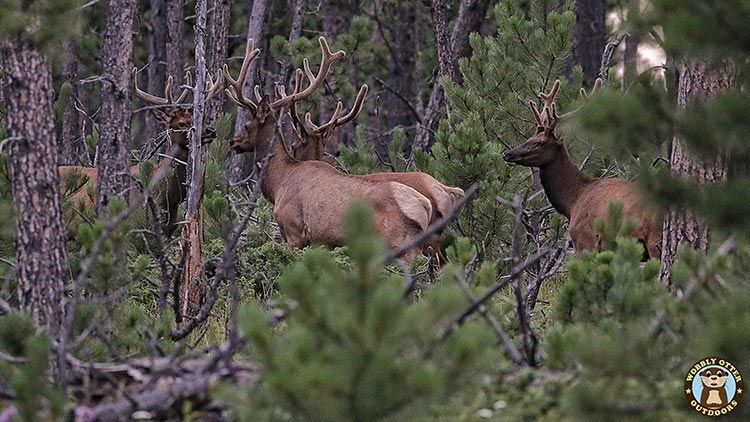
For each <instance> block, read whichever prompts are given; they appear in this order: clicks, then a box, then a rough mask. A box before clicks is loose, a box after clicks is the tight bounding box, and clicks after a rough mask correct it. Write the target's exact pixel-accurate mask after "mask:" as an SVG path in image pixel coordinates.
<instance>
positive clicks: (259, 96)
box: [253, 85, 263, 102]
mask: <svg viewBox="0 0 750 422" xmlns="http://www.w3.org/2000/svg"><path fill="white" fill-rule="evenodd" d="M253 94H255V101H257V102H260V100H262V99H263V94H261V92H260V86H258V85H255V86H254V87H253Z"/></svg>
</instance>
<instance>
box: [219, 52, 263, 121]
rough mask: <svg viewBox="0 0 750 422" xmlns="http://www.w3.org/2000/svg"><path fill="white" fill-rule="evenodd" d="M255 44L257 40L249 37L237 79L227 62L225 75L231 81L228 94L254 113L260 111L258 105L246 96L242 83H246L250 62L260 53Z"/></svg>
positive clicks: (227, 90) (226, 90) (238, 103)
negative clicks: (231, 72)
mask: <svg viewBox="0 0 750 422" xmlns="http://www.w3.org/2000/svg"><path fill="white" fill-rule="evenodd" d="M254 46H255V42H254V41H253V39H252V38H248V39H247V45H246V46H245V57H244V58H243V59H242V67H241V68H240V74H239V75H238V76H237V79H234V78H232V75H231V74H230V73H229V66H227V65H226V64H225V65H224V77H225V78H226V79H227V82H228V83H229V88H227V89H225V90H224V92H226V94H227V96H228V97H229V98H230V99H231V100H232V101H234V102H235V103H237V105H238V106H240V107H245V108H247V109H249V110H250V112H252V113H256V112H257V111H258V105H257V104H255V103H254V102H253V100H251V99H249V98H246V97H245V95H244V94H243V92H242V85H244V84H245V79H246V78H247V72H248V70H249V69H250V63H252V61H253V60H255V58H256V57H258V55H259V54H260V49H258V48H253V47H254ZM256 88H257V86H256Z"/></svg>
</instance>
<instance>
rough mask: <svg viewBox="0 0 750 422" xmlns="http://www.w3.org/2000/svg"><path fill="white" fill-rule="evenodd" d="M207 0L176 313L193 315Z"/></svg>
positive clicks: (197, 288)
mask: <svg viewBox="0 0 750 422" xmlns="http://www.w3.org/2000/svg"><path fill="white" fill-rule="evenodd" d="M206 3H207V0H197V1H196V2H195V15H196V20H195V88H194V89H193V126H192V128H191V129H190V158H189V159H188V168H189V170H190V171H189V172H188V193H187V207H186V210H185V222H186V224H185V231H184V235H183V243H182V247H183V253H184V254H185V270H184V271H183V279H182V283H180V300H181V303H180V312H181V314H182V315H183V316H185V317H188V318H192V317H194V316H195V315H196V314H197V312H198V309H200V305H201V303H202V302H203V296H204V293H205V285H206V283H205V277H204V272H203V215H202V214H203V213H202V208H201V202H202V200H203V170H204V169H203V151H202V145H201V141H202V139H201V134H202V133H203V116H204V108H205V104H204V98H205V89H206V15H207V9H208V7H207V5H206Z"/></svg>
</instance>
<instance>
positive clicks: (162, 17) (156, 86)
mask: <svg viewBox="0 0 750 422" xmlns="http://www.w3.org/2000/svg"><path fill="white" fill-rule="evenodd" d="M149 9H150V11H151V21H150V22H149V41H148V63H149V64H148V70H147V76H148V83H147V92H151V93H154V94H156V95H162V92H164V84H165V83H166V62H167V31H166V27H167V16H166V12H167V10H166V5H165V4H164V0H150V4H149ZM143 116H144V117H143V119H144V121H145V124H146V136H147V137H148V138H153V137H155V136H157V135H158V134H159V132H161V124H160V123H159V122H158V121H157V120H156V118H155V117H154V116H153V115H152V114H151V113H143Z"/></svg>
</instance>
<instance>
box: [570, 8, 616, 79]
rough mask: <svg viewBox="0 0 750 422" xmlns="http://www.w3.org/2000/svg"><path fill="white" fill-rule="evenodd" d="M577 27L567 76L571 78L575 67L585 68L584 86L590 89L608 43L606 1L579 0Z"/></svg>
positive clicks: (597, 74)
mask: <svg viewBox="0 0 750 422" xmlns="http://www.w3.org/2000/svg"><path fill="white" fill-rule="evenodd" d="M575 14H576V25H575V28H574V29H573V51H572V52H571V55H570V57H568V61H567V63H566V72H565V73H566V75H567V76H568V77H571V76H572V74H573V66H575V65H580V66H581V67H582V68H583V84H584V85H585V86H587V87H590V86H592V85H593V84H594V81H595V80H596V78H597V77H598V76H599V70H600V68H601V63H602V53H604V46H605V44H606V42H607V25H606V22H605V17H606V14H607V1H606V0H577V1H576V5H575Z"/></svg>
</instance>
